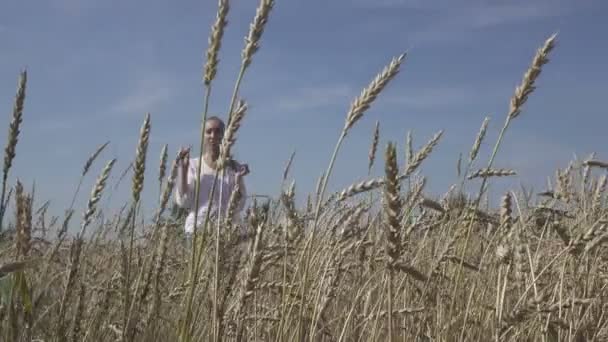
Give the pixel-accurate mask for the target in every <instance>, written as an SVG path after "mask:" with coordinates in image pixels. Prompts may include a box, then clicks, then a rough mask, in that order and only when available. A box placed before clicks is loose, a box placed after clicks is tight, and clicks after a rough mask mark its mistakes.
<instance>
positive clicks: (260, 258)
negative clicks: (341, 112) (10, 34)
mask: <svg viewBox="0 0 608 342" xmlns="http://www.w3.org/2000/svg"><path fill="white" fill-rule="evenodd" d="M273 7H274V2H273V1H272V0H261V1H260V3H259V6H258V9H257V11H256V14H255V15H254V18H253V21H252V24H251V26H250V30H249V32H248V34H247V35H246V38H245V46H244V48H243V52H242V60H241V67H240V69H239V72H238V74H237V75H236V81H235V86H234V91H233V94H232V97H231V101H230V105H229V107H228V108H227V111H226V115H227V131H226V132H227V134H226V136H225V137H224V140H223V141H222V147H221V151H222V153H221V157H220V161H219V165H220V166H221V167H220V169H219V170H218V172H217V173H216V177H218V178H219V177H221V175H222V173H223V172H224V168H223V167H224V166H225V165H226V163H227V162H228V161H229V160H230V155H231V153H230V151H231V149H232V148H234V147H235V146H236V143H237V138H236V137H237V133H238V132H239V131H240V130H242V129H246V126H245V125H244V120H243V118H244V116H245V114H246V109H247V105H246V102H245V101H244V100H241V98H242V96H241V95H240V85H241V83H242V82H243V80H244V76H245V74H246V71H247V70H248V69H249V68H250V67H251V66H252V62H253V56H254V55H255V53H256V52H257V51H258V50H259V48H260V46H261V38H262V34H263V32H264V30H265V29H266V25H267V23H268V22H269V19H270V12H271V10H272V9H273ZM229 9H230V4H229V2H228V1H227V0H219V2H218V14H217V17H216V21H215V23H214V24H213V27H212V29H211V36H210V39H209V47H208V50H207V54H206V56H207V61H206V63H205V67H204V70H205V71H204V73H203V80H202V81H203V82H202V83H203V86H204V92H203V96H202V98H203V109H202V115H201V141H200V150H199V168H200V163H201V159H202V158H200V157H202V153H203V150H204V140H203V132H204V124H205V121H206V117H207V112H208V106H209V102H210V101H211V99H212V97H211V94H212V92H211V90H212V84H213V80H214V79H215V78H216V77H217V76H218V75H219V68H218V67H219V51H220V48H221V45H222V42H221V41H222V38H223V34H224V32H225V30H226V29H227V27H228V26H227V23H228V16H229ZM555 41H556V36H551V37H549V39H548V40H547V41H546V42H544V43H543V44H542V45H541V47H540V48H539V50H538V51H537V53H536V55H535V56H534V57H533V60H532V64H531V66H530V67H529V68H528V70H527V71H525V72H524V77H523V80H522V83H521V85H520V86H518V87H517V89H516V91H515V94H514V95H513V97H512V99H511V104H510V108H508V111H507V116H506V119H505V124H504V126H503V127H502V129H501V131H500V132H499V137H498V139H497V141H496V143H495V145H494V149H493V150H492V153H491V155H490V156H489V159H488V162H487V165H486V166H485V167H482V168H479V169H474V168H473V164H474V162H475V161H477V160H478V159H480V158H481V156H480V155H479V146H480V145H481V143H482V140H483V139H485V137H486V133H487V130H488V121H489V118H486V119H485V120H484V121H483V123H482V126H481V128H480V130H479V133H478V135H477V137H476V138H475V140H473V141H474V142H473V146H472V148H471V150H470V152H469V158H468V159H467V164H466V166H465V171H464V172H463V173H462V174H460V175H459V177H460V178H459V184H460V187H456V186H455V187H453V188H450V189H449V190H448V191H447V192H446V193H445V194H444V195H443V196H441V197H439V198H435V197H433V196H431V195H430V194H428V192H427V191H426V189H427V180H426V178H425V177H423V176H421V175H418V174H417V171H418V170H419V168H420V166H421V165H422V164H423V163H424V161H425V160H426V159H427V158H428V157H429V155H431V154H432V153H433V151H434V150H435V149H436V148H437V147H438V146H439V145H440V141H441V137H442V135H443V131H438V132H437V133H436V134H434V135H433V136H431V137H428V138H427V139H428V141H427V143H426V144H424V145H423V146H422V147H421V148H420V149H419V150H418V151H415V150H414V149H413V148H412V140H413V138H412V135H411V133H408V135H407V137H406V149H405V151H404V153H399V151H398V150H397V148H396V144H394V143H392V142H391V143H389V144H388V145H387V146H386V149H385V151H384V165H383V169H384V176H383V177H380V178H370V179H368V180H364V181H362V182H359V183H354V184H352V185H351V186H348V187H346V188H345V189H344V190H342V191H338V192H335V193H330V194H328V195H326V191H327V188H328V184H329V182H330V180H331V177H332V171H333V169H334V164H335V161H336V157H337V155H338V154H339V152H340V148H341V146H342V145H343V144H344V143H345V142H346V139H345V138H346V137H347V135H348V133H350V130H351V128H352V127H353V125H355V124H356V123H357V122H358V121H359V120H360V118H361V117H362V115H364V113H365V112H366V110H367V109H368V108H370V106H371V105H372V104H373V102H374V101H375V100H376V99H377V98H379V95H380V94H381V92H382V91H383V89H385V88H386V87H388V86H389V83H390V81H391V80H392V79H393V78H395V77H396V76H397V74H398V72H399V68H400V66H401V63H402V62H403V61H404V57H405V54H404V55H400V56H397V57H395V58H393V59H392V61H391V62H390V63H389V64H388V65H387V66H386V67H385V68H384V69H383V70H382V71H381V72H380V73H379V74H378V75H377V76H376V77H375V78H374V79H373V80H372V82H371V83H370V84H369V85H367V87H365V88H364V89H363V91H362V92H361V94H360V95H359V96H358V97H356V98H355V100H354V101H353V103H352V104H351V107H350V109H349V111H348V113H347V115H346V121H345V125H344V127H343V128H342V130H341V131H340V135H339V136H338V138H337V142H336V145H335V146H334V148H333V153H332V154H331V157H330V159H329V163H328V167H327V169H326V170H324V173H323V176H322V177H321V178H320V180H319V183H318V186H317V188H316V189H311V190H310V191H309V192H306V191H301V190H300V189H299V188H298V190H297V191H296V185H295V181H293V180H292V181H290V180H289V179H288V177H289V169H290V168H291V166H292V162H293V159H294V157H295V152H294V154H292V155H291V157H290V159H289V161H288V163H287V166H286V169H285V171H284V174H283V178H282V180H281V191H280V193H279V194H278V196H277V198H270V199H268V200H267V201H264V202H257V201H256V200H253V201H250V203H249V206H248V207H247V209H246V212H245V213H244V219H243V220H234V221H233V220H232V219H231V216H229V217H221V216H219V217H215V216H214V217H211V216H210V215H207V216H206V217H205V218H204V220H203V222H196V223H195V224H197V225H201V226H202V227H203V229H201V230H200V231H197V233H196V234H195V238H194V243H193V245H192V247H191V248H189V247H187V246H186V244H184V243H183V236H182V227H183V220H184V218H183V216H182V215H179V213H178V212H172V213H170V212H168V210H166V209H167V206H168V205H169V200H170V194H171V192H172V190H173V187H174V185H175V180H176V179H175V178H176V172H177V167H178V162H179V158H180V155H179V154H178V155H177V156H176V157H175V159H174V160H172V163H171V164H170V167H169V168H167V165H166V164H167V162H168V156H169V151H168V145H164V146H163V149H162V151H161V158H160V168H159V176H158V180H159V187H160V189H159V192H160V194H159V201H158V208H157V210H156V211H155V214H154V217H153V218H152V220H150V223H149V224H144V223H140V222H138V221H137V220H136V217H137V213H136V212H137V208H138V204H139V201H140V198H141V196H144V194H145V193H146V192H147V191H150V190H147V189H144V188H143V184H144V183H143V182H144V179H143V175H144V170H145V166H146V165H145V164H146V156H147V154H148V151H147V150H148V141H149V139H150V135H151V134H152V133H151V116H150V115H146V116H145V119H144V122H143V124H142V128H141V130H140V132H139V140H138V144H137V148H136V153H135V159H134V161H133V162H131V165H132V168H133V178H132V200H131V202H130V203H129V206H128V210H126V212H122V211H121V212H119V213H118V214H116V215H114V216H113V217H109V216H107V215H98V214H99V212H98V210H97V204H98V203H99V201H100V199H101V197H102V196H104V195H105V192H106V191H105V189H106V188H107V187H108V186H109V185H108V184H107V180H108V176H109V174H110V172H111V170H112V168H113V166H114V163H115V160H114V159H112V160H111V161H109V162H108V163H107V164H106V165H105V166H104V168H103V169H101V170H100V176H99V177H98V179H97V181H96V182H95V184H94V185H93V190H92V192H91V197H90V199H89V201H88V203H87V205H86V209H85V212H84V213H83V214H82V222H81V225H80V226H81V229H80V232H79V233H78V234H77V235H76V236H75V237H74V238H73V239H68V234H66V228H67V226H68V222H69V221H70V219H72V218H73V217H74V218H75V216H73V215H72V214H73V210H72V208H73V205H74V203H72V205H71V206H70V208H69V209H68V210H67V211H66V215H65V217H64V218H63V220H61V221H60V220H59V219H58V218H57V217H53V218H48V217H46V216H44V212H45V210H44V207H41V208H38V210H37V208H34V207H33V205H34V203H37V201H34V196H35V194H34V193H33V191H32V192H31V193H28V192H27V191H26V187H25V186H24V182H25V181H26V180H23V179H19V178H18V177H9V171H10V168H11V166H12V161H13V159H14V157H15V155H16V146H17V143H18V136H19V134H20V133H21V132H20V130H19V127H20V123H21V122H22V120H23V118H24V117H25V118H27V113H24V111H23V108H24V99H25V84H26V77H25V76H26V74H25V72H23V73H22V74H21V77H20V80H19V86H18V91H17V96H16V100H15V105H14V110H13V116H12V121H11V123H10V124H9V139H8V144H7V147H6V148H5V166H4V173H3V174H4V177H3V188H2V196H1V197H2V198H1V200H0V204H1V205H2V206H1V207H0V208H1V209H2V211H1V212H0V213H1V214H2V215H3V216H4V214H5V209H6V208H9V207H10V206H9V204H10V203H9V202H8V200H10V199H11V196H12V198H13V200H14V206H13V207H14V214H13V215H6V220H7V225H6V228H7V229H5V230H4V231H0V239H1V240H0V336H1V337H0V338H1V339H2V340H3V341H68V340H69V341H115V340H121V341H211V340H213V341H457V340H458V341H472V340H473V341H479V340H481V341H492V340H494V341H522V340H525V341H605V340H607V339H608V317H607V315H606V311H605V310H606V305H605V302H604V300H605V298H607V295H608V291H607V289H606V285H607V284H608V283H607V281H606V280H607V279H608V259H607V258H606V251H607V250H606V246H605V244H604V242H605V241H606V240H607V239H608V229H607V228H608V210H607V206H606V187H607V181H606V179H607V177H606V169H608V163H606V162H604V161H602V160H598V159H595V158H594V157H590V158H588V159H586V160H573V161H572V162H571V163H570V164H569V165H568V166H567V167H565V168H564V169H563V170H557V172H556V176H555V178H554V179H553V180H552V183H551V184H550V187H549V188H548V189H546V191H543V192H542V193H540V194H538V195H537V196H532V195H531V194H529V193H527V192H525V191H522V192H507V193H506V194H504V196H503V197H502V198H501V205H500V207H499V208H496V209H491V208H490V209H488V208H485V209H482V208H481V206H480V205H479V203H480V199H481V197H482V195H483V194H486V192H487V185H488V184H489V183H490V182H491V181H492V179H494V178H495V177H507V176H512V175H514V174H516V173H517V170H510V169H506V168H503V167H495V166H494V165H495V164H499V162H498V161H499V158H498V151H499V150H500V146H501V144H503V143H504V140H505V138H506V132H507V130H508V129H509V128H511V125H512V122H513V120H514V119H515V118H518V117H520V116H522V115H521V114H522V112H523V105H524V104H525V103H526V101H527V100H528V98H529V97H530V96H531V95H532V93H533V91H534V90H535V89H536V87H537V84H538V83H539V81H540V78H539V76H540V73H541V70H542V69H543V68H544V67H545V65H546V64H547V63H548V61H549V58H548V57H549V54H550V53H552V51H553V49H554V47H555ZM251 119H252V120H255V118H251ZM524 119H525V117H523V116H522V117H521V119H520V121H523V120H524ZM193 120H194V118H193ZM524 123H525V122H521V124H524ZM379 128H380V123H379V122H376V125H375V129H374V131H373V136H372V143H371V148H370V150H369V153H368V164H367V169H366V170H361V171H362V172H364V173H365V174H367V175H371V173H372V170H373V167H374V165H375V164H378V163H379V161H376V152H377V149H378V140H379V134H380V129H379ZM25 133H26V134H27V132H25ZM106 145H107V143H106V144H103V145H101V146H100V147H99V148H98V149H97V150H96V151H95V152H94V153H93V154H92V155H91V157H89V159H88V160H87V161H86V162H85V168H84V171H83V172H82V173H81V177H80V180H79V181H78V185H77V187H76V193H78V191H79V190H80V187H81V185H82V184H83V180H84V177H85V175H86V174H87V172H88V171H89V170H90V169H92V168H93V161H94V160H95V158H97V157H98V156H99V154H100V152H101V151H102V150H103V148H105V146H106ZM400 155H403V156H404V157H405V158H404V163H403V164H404V166H403V167H402V168H401V167H400V166H399V157H398V156H400ZM459 170H460V168H459ZM13 178H14V179H13ZM121 178H122V177H121ZM479 178H481V185H480V188H479V191H478V192H477V191H476V192H474V193H471V194H470V193H468V191H467V189H470V188H472V187H473V186H475V185H476V184H477V183H476V181H477V180H478V179H479ZM406 181H407V182H406ZM119 182H120V180H119ZM199 184H200V183H199V181H197V186H196V193H197V194H198V193H199V191H200V187H199ZM115 186H118V183H117V184H116V185H115ZM144 190H146V191H144ZM153 190H154V189H153ZM219 190H221V189H219ZM214 191H216V189H215V187H213V188H212V190H211V192H212V193H213V192H214ZM12 194H14V195H12ZM366 195H369V196H366ZM195 197H196V199H198V195H197V196H195ZM297 197H307V198H308V201H307V203H306V205H304V206H302V207H298V206H296V198H297ZM238 199H239V193H238V192H235V193H233V194H232V195H231V198H230V205H229V208H228V212H230V213H231V212H233V211H234V208H233V206H234V203H235V202H236V201H238ZM36 216H38V217H36ZM195 216H196V215H195ZM1 222H2V218H0V223H1ZM211 227H214V228H215V229H210V228H211ZM49 229H54V230H56V231H57V232H58V233H59V234H58V236H57V237H58V239H56V240H49V239H48V238H47V235H46V231H47V230H49ZM87 231H88V232H90V234H88V235H87V234H85V232H87ZM111 232H119V233H120V234H119V235H118V238H116V237H111V236H113V235H112V234H109V233H111ZM243 232H244V233H245V237H243ZM64 242H65V243H64Z"/></svg>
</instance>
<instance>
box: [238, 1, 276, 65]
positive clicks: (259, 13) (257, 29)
mask: <svg viewBox="0 0 608 342" xmlns="http://www.w3.org/2000/svg"><path fill="white" fill-rule="evenodd" d="M273 7H274V0H260V4H259V5H258V8H257V10H256V13H255V17H254V18H253V23H251V25H250V26H249V33H248V34H247V37H245V48H244V49H243V53H242V57H243V65H244V67H248V66H249V65H250V64H251V59H252V57H253V55H254V54H255V53H256V52H257V51H258V49H259V48H260V40H261V39H262V33H264V28H265V27H266V23H267V22H268V19H269V17H270V11H271V10H272V8H273Z"/></svg>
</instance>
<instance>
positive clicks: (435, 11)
mask: <svg viewBox="0 0 608 342" xmlns="http://www.w3.org/2000/svg"><path fill="white" fill-rule="evenodd" d="M352 1H353V4H354V5H355V6H359V7H363V8H368V9H384V10H398V9H408V10H419V11H424V12H427V13H430V14H432V17H433V18H434V19H433V20H431V21H430V22H429V24H426V25H424V26H422V27H419V28H417V29H415V30H414V32H412V33H410V34H409V36H408V38H409V42H410V43H412V44H425V43H426V44H428V43H444V42H457V41H463V40H467V39H470V37H471V34H472V33H475V32H478V31H484V30H486V29H490V28H493V27H497V26H501V25H512V24H520V23H522V22H526V21H535V20H540V19H544V18H549V17H555V16H560V15H564V14H567V13H570V12H572V11H574V10H577V9H578V8H577V7H575V6H574V5H575V4H577V3H576V2H574V0H562V1H549V0H533V1H530V0H527V1H524V0H513V1H511V2H502V3H499V2H481V1H473V0H470V1H469V0H466V1H458V2H456V1H447V0H438V1H426V0H373V1H372V0H352Z"/></svg>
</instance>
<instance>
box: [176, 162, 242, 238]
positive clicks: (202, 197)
mask: <svg viewBox="0 0 608 342" xmlns="http://www.w3.org/2000/svg"><path fill="white" fill-rule="evenodd" d="M201 165H202V172H201V177H200V182H201V187H200V192H199V202H198V203H199V207H198V218H197V221H196V223H197V227H199V228H200V227H202V226H203V224H204V223H205V216H206V215H207V214H206V212H207V210H208V207H209V195H210V193H211V188H212V187H213V180H214V179H215V170H214V169H212V168H211V167H210V166H209V165H207V163H206V162H205V160H204V159H203V163H202V164H201ZM197 167H198V158H190V164H189V165H188V175H187V182H186V189H187V191H186V193H183V192H182V167H181V166H180V167H178V168H177V170H178V171H177V179H176V182H175V203H177V205H178V206H180V207H182V208H187V209H189V210H190V212H189V213H188V216H187V217H186V222H185V226H184V230H185V231H186V233H193V232H194V212H195V210H194V208H193V207H194V204H195V200H194V196H195V195H196V185H195V182H196V169H197ZM217 181H218V183H217V185H216V186H215V193H214V199H213V203H212V208H211V212H210V218H212V217H214V216H216V215H217V211H218V210H217V209H218V203H220V193H221V203H220V205H221V210H222V217H225V215H226V211H227V209H228V202H229V200H230V195H231V194H232V191H233V189H234V188H235V186H236V173H235V172H234V170H232V169H230V168H226V171H225V173H224V177H223V178H222V173H221V172H219V173H218V179H217ZM240 193H241V200H240V201H239V203H238V204H237V206H236V210H235V212H234V215H235V216H236V217H234V218H233V219H237V220H238V217H239V215H240V212H241V211H242V210H243V208H244V207H245V202H246V196H247V190H246V188H245V182H243V181H242V180H241V184H240Z"/></svg>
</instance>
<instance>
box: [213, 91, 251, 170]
mask: <svg viewBox="0 0 608 342" xmlns="http://www.w3.org/2000/svg"><path fill="white" fill-rule="evenodd" d="M246 113H247V104H246V103H245V101H242V100H241V101H239V103H238V106H237V108H236V109H235V110H234V112H233V113H232V115H231V116H230V117H231V118H232V119H231V120H230V123H229V124H228V127H227V128H226V132H225V133H224V137H223V138H222V143H221V145H220V157H219V165H218V167H219V168H220V169H223V168H224V167H226V165H227V164H226V163H227V162H228V161H229V160H230V159H231V153H230V150H231V148H232V146H233V145H234V144H235V142H236V133H237V132H238V130H239V128H240V127H241V122H242V121H243V118H245V114H246Z"/></svg>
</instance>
